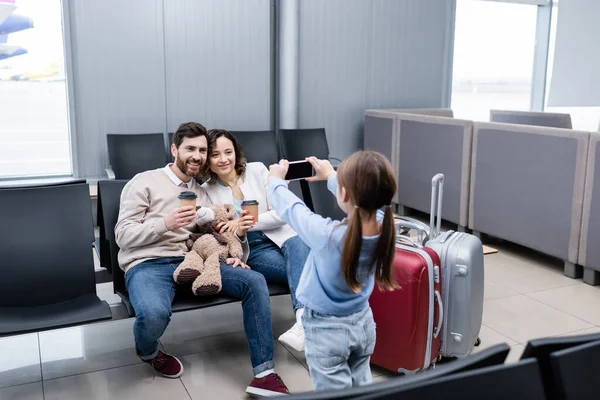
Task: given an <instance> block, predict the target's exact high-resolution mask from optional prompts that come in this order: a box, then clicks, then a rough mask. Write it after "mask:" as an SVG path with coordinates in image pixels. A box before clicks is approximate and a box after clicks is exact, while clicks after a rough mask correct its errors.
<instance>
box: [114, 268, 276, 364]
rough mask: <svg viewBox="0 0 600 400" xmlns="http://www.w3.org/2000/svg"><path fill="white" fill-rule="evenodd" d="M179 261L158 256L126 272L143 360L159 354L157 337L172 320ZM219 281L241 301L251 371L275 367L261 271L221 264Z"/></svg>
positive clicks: (135, 331) (268, 307)
mask: <svg viewBox="0 0 600 400" xmlns="http://www.w3.org/2000/svg"><path fill="white" fill-rule="evenodd" d="M182 261H183V257H175V258H158V259H154V260H149V261H145V262H143V263H141V264H139V265H136V266H135V267H133V268H132V269H130V270H129V271H127V274H126V276H125V284H126V286H127V291H128V292H129V299H130V300H131V305H132V306H133V309H134V310H135V313H136V319H135V323H134V325H133V336H134V338H135V347H136V351H137V353H138V355H139V356H140V358H141V359H142V360H150V359H152V358H154V357H155V356H156V354H157V353H158V339H159V338H160V337H161V336H162V334H163V333H164V331H165V329H166V328H167V325H168V324H169V321H170V320H171V314H172V312H171V303H172V302H173V297H174V296H175V285H176V284H175V282H174V281H173V272H174V271H175V269H176V268H177V267H178V266H179V264H180V263H181V262H182ZM221 280H222V285H223V288H222V290H221V293H222V294H224V295H227V296H231V297H234V298H237V299H240V300H241V301H242V310H243V313H244V330H245V331H246V340H247V341H248V347H249V349H250V360H251V361H252V367H253V373H254V374H255V375H256V374H259V373H261V372H263V371H266V370H268V369H271V368H274V366H275V364H274V363H273V331H272V327H271V303H270V300H269V290H268V288H267V282H266V280H265V277H264V276H263V275H262V274H261V273H260V272H256V271H253V270H250V269H242V268H241V267H237V268H233V267H232V266H230V265H226V264H224V263H221Z"/></svg>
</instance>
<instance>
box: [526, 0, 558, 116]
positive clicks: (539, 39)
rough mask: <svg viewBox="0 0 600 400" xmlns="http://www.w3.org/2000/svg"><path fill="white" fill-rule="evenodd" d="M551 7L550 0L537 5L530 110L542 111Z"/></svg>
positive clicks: (544, 97) (543, 106) (544, 95)
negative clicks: (543, 4) (547, 2)
mask: <svg viewBox="0 0 600 400" xmlns="http://www.w3.org/2000/svg"><path fill="white" fill-rule="evenodd" d="M552 8H553V5H552V2H550V4H548V5H546V6H538V12H537V25H536V31H535V48H534V58H533V73H532V80H531V99H530V108H531V110H532V111H543V110H544V108H545V104H544V103H545V100H546V72H547V70H548V69H547V67H548V52H549V50H550V28H551V24H552Z"/></svg>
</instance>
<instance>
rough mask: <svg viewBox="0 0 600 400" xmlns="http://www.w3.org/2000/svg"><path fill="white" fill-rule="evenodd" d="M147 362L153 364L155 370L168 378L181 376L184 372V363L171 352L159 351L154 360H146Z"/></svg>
mask: <svg viewBox="0 0 600 400" xmlns="http://www.w3.org/2000/svg"><path fill="white" fill-rule="evenodd" d="M144 362H145V363H146V364H150V365H152V368H154V371H156V372H158V373H159V374H161V375H162V376H165V377H167V378H179V377H180V376H181V375H182V374H183V364H182V363H181V361H179V360H178V359H177V358H175V357H173V356H172V355H170V354H166V353H163V352H162V351H160V350H159V351H158V354H157V355H156V357H154V358H153V359H152V360H144Z"/></svg>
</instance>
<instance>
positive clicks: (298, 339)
mask: <svg viewBox="0 0 600 400" xmlns="http://www.w3.org/2000/svg"><path fill="white" fill-rule="evenodd" d="M278 340H279V341H280V342H281V343H283V344H287V345H288V346H290V347H291V348H292V349H294V350H296V351H304V327H303V326H302V324H301V323H300V322H296V323H295V324H294V326H292V327H291V328H290V329H289V330H288V331H287V332H285V333H283V334H282V335H281V336H279V339H278Z"/></svg>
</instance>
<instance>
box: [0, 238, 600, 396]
mask: <svg viewBox="0 0 600 400" xmlns="http://www.w3.org/2000/svg"><path fill="white" fill-rule="evenodd" d="M493 245H494V247H496V248H498V249H499V250H500V252H499V253H497V254H492V255H488V256H486V257H485V277H486V278H485V304H484V316H483V323H484V325H483V327H482V329H481V335H480V336H481V340H482V345H481V346H480V347H478V348H475V351H478V350H480V349H482V348H485V347H487V346H491V345H493V344H497V343H502V342H506V343H508V344H509V345H510V346H511V352H510V354H509V359H508V361H509V362H510V361H516V360H518V359H519V357H520V355H521V353H522V351H523V349H524V345H525V344H526V343H527V341H528V340H529V339H533V338H536V337H542V336H558V335H568V334H585V333H593V332H600V309H599V308H598V307H597V304H599V303H600V287H591V286H588V285H586V284H584V283H582V282H581V280H573V279H570V278H567V277H565V276H563V274H562V264H561V263H560V262H558V261H555V260H552V259H549V258H546V257H544V256H541V255H539V254H533V253H532V252H531V251H528V250H524V249H522V248H518V247H516V246H512V245H508V244H506V243H493ZM98 294H99V296H100V297H102V298H104V299H106V300H107V301H108V302H109V303H111V304H114V305H116V304H117V303H118V301H119V299H118V297H115V296H114V295H113V294H112V288H111V287H110V284H101V285H98ZM271 302H272V314H273V328H274V335H275V337H277V336H278V335H279V334H280V333H282V332H283V331H285V330H286V329H287V328H288V327H289V326H291V324H292V322H293V315H292V312H291V306H290V300H289V297H287V296H279V297H274V298H272V299H271ZM113 310H114V311H115V314H117V313H122V310H120V309H119V308H118V307H117V308H113ZM241 316H242V313H241V307H240V306H239V304H228V305H224V306H219V307H213V308H209V309H205V310H197V311H190V312H185V313H178V314H175V315H174V316H173V320H172V322H171V324H170V325H169V328H168V329H167V331H166V332H165V334H164V336H163V337H162V340H161V345H162V346H163V348H164V349H165V350H166V351H168V352H171V353H173V354H176V355H178V356H180V357H181V360H182V362H183V363H184V366H185V368H186V371H185V374H184V375H183V376H182V377H181V378H180V379H175V380H170V379H164V378H161V377H154V376H153V373H152V371H151V369H150V368H149V367H148V366H147V365H145V364H142V363H141V362H140V361H139V359H138V358H137V357H136V355H135V350H134V343H133V337H132V333H131V330H132V324H133V320H132V319H121V320H113V321H109V322H104V323H98V324H91V325H86V326H81V327H74V328H67V329H60V330H53V331H47V332H41V333H34V334H28V335H20V336H12V337H6V338H0V357H2V362H0V399H2V400H4V399H11V400H12V399H32V400H33V399H36V400H37V399H61V400H68V399H86V400H92V399H164V398H168V399H169V400H176V399H217V398H218V399H241V398H245V395H244V388H245V386H246V385H247V384H248V382H249V381H250V380H251V378H252V375H251V368H250V360H249V357H248V351H247V346H246V341H245V337H244V332H243V326H242V318H241ZM275 363H276V369H277V371H278V372H279V373H280V374H281V375H282V377H283V379H284V381H285V382H286V383H287V385H288V386H289V388H290V390H292V391H294V392H300V391H307V390H311V389H312V385H311V382H310V379H309V376H308V370H307V368H306V360H305V359H304V356H303V354H302V353H298V352H295V351H293V350H287V349H286V348H285V347H283V346H282V345H281V344H279V343H278V342H277V341H275ZM373 375H374V380H375V381H380V380H383V379H386V378H388V377H389V376H392V374H391V373H388V372H386V371H384V370H382V369H379V368H376V367H373Z"/></svg>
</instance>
